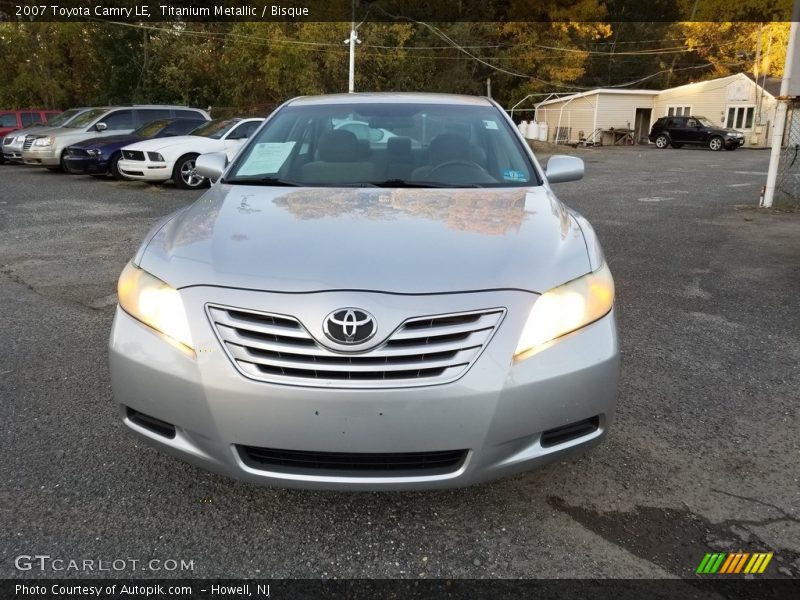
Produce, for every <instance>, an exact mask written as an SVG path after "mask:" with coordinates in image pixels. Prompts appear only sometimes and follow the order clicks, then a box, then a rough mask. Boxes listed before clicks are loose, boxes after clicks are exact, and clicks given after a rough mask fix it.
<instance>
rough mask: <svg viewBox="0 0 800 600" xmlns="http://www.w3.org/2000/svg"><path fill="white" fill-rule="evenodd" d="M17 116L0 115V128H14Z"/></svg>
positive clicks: (11, 114)
mask: <svg viewBox="0 0 800 600" xmlns="http://www.w3.org/2000/svg"><path fill="white" fill-rule="evenodd" d="M16 126H17V115H16V113H6V114H4V115H0V127H16Z"/></svg>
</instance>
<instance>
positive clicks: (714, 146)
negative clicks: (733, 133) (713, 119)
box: [708, 135, 725, 152]
mask: <svg viewBox="0 0 800 600" xmlns="http://www.w3.org/2000/svg"><path fill="white" fill-rule="evenodd" d="M724 145H725V143H724V142H723V141H722V138H721V137H719V136H718V135H715V136H714V137H712V138H711V139H710V140H708V148H709V149H710V150H713V151H714V152H717V151H718V150H722V147H723V146H724Z"/></svg>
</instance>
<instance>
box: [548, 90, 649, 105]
mask: <svg viewBox="0 0 800 600" xmlns="http://www.w3.org/2000/svg"><path fill="white" fill-rule="evenodd" d="M600 93H602V94H620V95H623V94H626V95H627V94H639V95H642V96H655V95H657V94H660V93H661V92H660V91H659V90H622V89H618V88H597V89H594V90H589V91H588V92H581V93H579V94H569V95H568V96H561V97H559V98H552V99H550V100H544V101H542V102H539V103H537V104H536V106H544V105H545V104H556V103H558V102H563V101H564V100H575V99H576V98H585V97H586V96H594V95H595V94H600Z"/></svg>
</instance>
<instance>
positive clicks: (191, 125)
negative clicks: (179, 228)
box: [2, 105, 263, 189]
mask: <svg viewBox="0 0 800 600" xmlns="http://www.w3.org/2000/svg"><path fill="white" fill-rule="evenodd" d="M262 121H263V119H261V118H255V119H243V118H233V119H217V120H214V121H212V120H211V118H210V116H209V115H208V113H207V112H206V111H205V110H202V109H198V108H190V107H186V106H172V105H125V106H103V107H80V108H73V109H70V110H67V111H64V112H63V113H60V114H58V115H57V116H55V117H53V118H51V119H50V122H49V123H48V125H47V126H43V125H41V124H38V125H35V126H32V127H28V128H25V129H18V130H15V131H9V132H8V134H7V135H5V136H4V137H3V146H2V147H3V151H2V156H3V158H4V160H5V161H7V162H15V163H23V164H26V165H32V166H40V167H46V168H48V169H50V170H52V171H59V170H60V171H64V172H66V173H71V174H88V175H93V176H96V177H105V176H106V175H109V174H110V175H112V176H113V177H115V178H117V179H134V180H140V181H147V182H150V183H161V182H165V181H169V180H173V181H174V182H175V183H176V185H178V186H179V187H181V188H184V189H192V188H198V187H201V186H203V185H206V183H207V180H206V179H205V178H203V177H199V176H198V175H197V174H196V173H195V169H194V161H195V159H196V158H197V156H199V155H200V154H203V153H205V152H225V153H226V155H227V156H228V158H229V159H232V158H233V156H234V155H235V154H236V152H237V151H238V150H239V147H240V146H241V144H242V142H243V141H244V140H245V139H247V138H248V137H249V136H250V134H252V133H253V132H254V131H255V130H256V129H258V126H259V125H260V124H261V122H262ZM167 138H168V139H167Z"/></svg>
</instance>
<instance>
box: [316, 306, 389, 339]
mask: <svg viewBox="0 0 800 600" xmlns="http://www.w3.org/2000/svg"><path fill="white" fill-rule="evenodd" d="M323 330H324V331H325V335H327V336H328V337H329V338H330V339H332V340H333V341H334V342H336V343H337V344H362V343H364V342H366V341H367V340H368V339H370V338H371V337H372V336H373V335H375V330H376V324H375V317H373V316H372V315H371V314H369V313H368V312H367V311H365V310H362V309H360V308H340V309H338V310H335V311H333V312H332V313H331V314H329V315H328V316H327V317H325V322H324V324H323Z"/></svg>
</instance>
